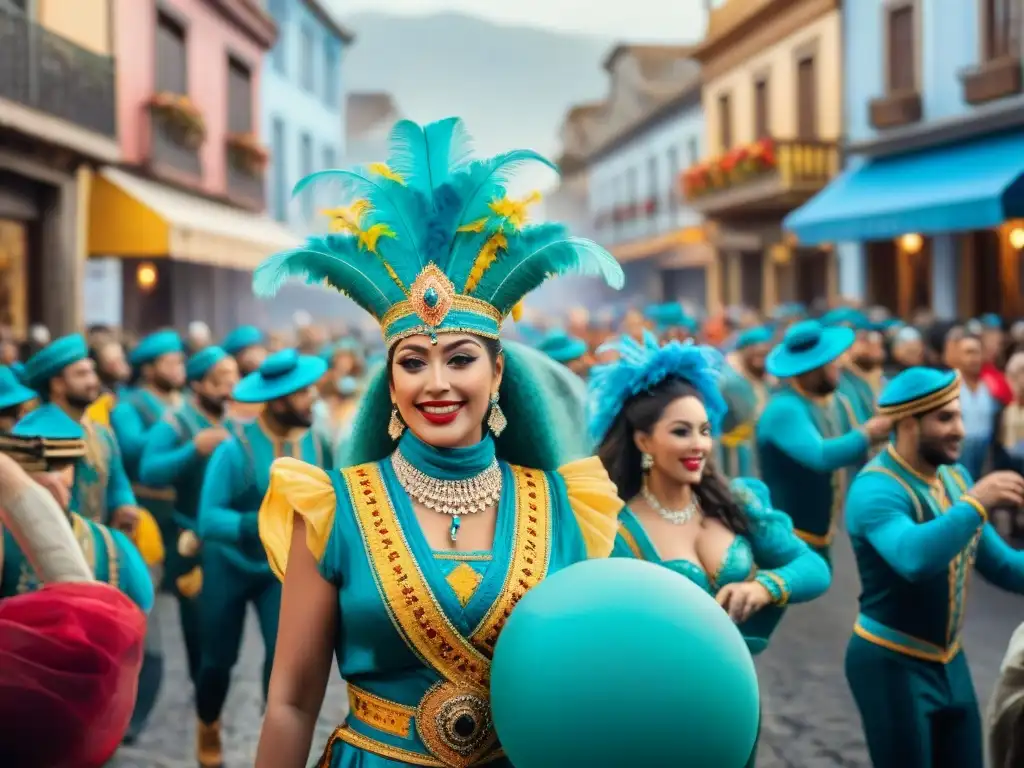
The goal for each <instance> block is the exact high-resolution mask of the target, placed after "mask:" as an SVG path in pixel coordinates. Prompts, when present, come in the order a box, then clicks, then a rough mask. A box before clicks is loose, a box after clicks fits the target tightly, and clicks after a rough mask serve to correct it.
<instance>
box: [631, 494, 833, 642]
mask: <svg viewBox="0 0 1024 768" xmlns="http://www.w3.org/2000/svg"><path fill="white" fill-rule="evenodd" d="M729 487H730V489H731V490H732V492H733V494H734V496H735V497H736V500H737V501H738V502H739V503H740V505H741V506H742V508H743V510H744V512H746V514H747V517H748V518H749V519H750V531H749V533H747V534H745V535H741V536H737V537H736V538H735V539H733V542H732V544H731V545H730V546H729V548H728V549H727V550H726V551H725V552H724V553H723V555H722V561H721V562H720V563H719V564H718V566H717V567H716V568H715V570H714V572H713V573H708V571H707V570H706V569H705V568H704V566H703V565H702V564H700V563H696V562H693V561H691V560H663V559H662V558H661V556H660V555H659V554H658V550H657V548H656V547H655V546H654V544H653V543H652V541H651V539H650V538H649V537H648V536H647V533H646V531H645V530H644V527H643V524H642V523H641V522H640V521H639V520H638V519H637V517H636V515H634V514H633V512H632V511H631V510H630V509H629V507H624V508H623V510H622V512H621V513H619V533H618V536H617V537H616V540H615V549H614V551H613V552H612V556H613V557H636V558H639V559H641V560H647V561H649V562H652V563H658V564H659V565H664V566H665V567H666V568H671V569H672V570H673V571H675V572H676V573H679V574H682V575H683V576H685V577H686V578H688V579H690V581H692V582H693V583H695V584H696V585H697V586H699V587H700V588H701V589H703V590H705V591H706V592H707V593H708V594H710V595H712V596H714V595H716V594H718V591H719V590H720V589H721V588H722V587H724V586H725V585H726V584H733V583H736V582H741V581H748V580H750V579H751V578H753V579H754V580H755V581H757V582H758V583H759V584H761V585H762V586H764V588H765V589H767V590H768V592H769V594H771V596H772V599H773V601H774V604H773V605H771V606H767V607H765V608H763V609H761V611H760V612H758V613H757V614H756V615H754V616H753V617H751V618H750V619H748V620H747V621H746V622H745V623H744V624H743V625H742V626H741V627H740V631H741V632H742V633H743V637H744V639H745V640H746V641H747V647H748V648H750V652H751V653H755V654H756V653H760V652H761V651H763V650H764V649H765V648H767V647H768V640H769V638H770V636H771V633H772V631H774V629H775V627H776V626H777V625H778V623H779V621H780V620H781V619H782V615H783V612H784V609H785V606H786V605H788V604H789V603H803V602H808V601H810V600H814V599H815V598H817V597H820V596H821V595H822V594H824V593H825V592H826V591H827V590H828V588H829V586H830V585H831V583H832V575H831V573H830V572H829V569H828V567H827V566H826V565H825V562H824V561H823V560H822V559H821V558H820V557H819V556H818V555H816V554H815V553H814V552H812V551H811V550H810V549H809V548H808V547H807V545H806V544H804V543H803V542H802V541H801V540H800V539H799V538H797V537H796V536H794V535H793V524H792V522H790V520H789V517H788V516H787V515H786V513H784V512H779V511H778V510H775V509H772V506H771V499H770V498H769V495H768V488H767V487H766V486H765V485H764V483H762V482H760V481H759V480H753V479H748V478H736V479H735V480H733V481H732V482H731V483H730V486H729Z"/></svg>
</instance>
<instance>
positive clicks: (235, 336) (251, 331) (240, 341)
mask: <svg viewBox="0 0 1024 768" xmlns="http://www.w3.org/2000/svg"><path fill="white" fill-rule="evenodd" d="M263 342H264V338H263V331H261V330H260V329H259V328H257V327H256V326H255V325H240V326H238V327H237V328H235V330H233V331H231V333H229V334H228V335H227V336H225V337H224V341H223V342H222V343H221V345H220V346H221V349H223V350H224V351H225V352H227V353H228V354H229V355H237V354H238V353H239V352H241V351H242V350H243V349H246V348H247V347H255V346H256V345H258V344H262V343H263Z"/></svg>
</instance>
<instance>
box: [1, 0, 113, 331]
mask: <svg viewBox="0 0 1024 768" xmlns="http://www.w3.org/2000/svg"><path fill="white" fill-rule="evenodd" d="M23 6H24V7H23ZM112 6H113V0H74V2H68V0H34V2H28V3H17V2H15V3H3V2H0V40H3V41H4V42H3V45H4V46H5V50H4V58H5V61H7V62H9V63H12V64H13V66H10V67H0V115H2V116H3V117H2V119H0V326H8V327H11V328H13V329H14V331H15V333H18V334H19V335H20V334H22V333H24V331H25V329H26V327H27V326H28V324H29V323H33V322H39V323H44V324H46V325H47V326H48V327H49V328H50V330H51V332H52V333H53V334H54V335H58V334H62V333H68V332H71V331H74V330H78V329H79V328H80V327H81V324H82V296H83V275H84V269H85V241H86V222H87V219H88V200H89V182H90V179H91V173H92V169H93V168H94V167H96V166H98V165H102V164H114V163H117V162H118V161H119V160H120V150H119V147H118V144H117V138H116V137H117V130H116V120H115V78H114V61H113V57H112V55H111V47H112V40H111V14H112V12H113V8H112Z"/></svg>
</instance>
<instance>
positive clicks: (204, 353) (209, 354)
mask: <svg viewBox="0 0 1024 768" xmlns="http://www.w3.org/2000/svg"><path fill="white" fill-rule="evenodd" d="M227 356H228V353H227V352H225V351H224V350H223V349H221V348H220V347H204V348H203V349H201V350H199V351H198V352H196V353H195V354H194V355H192V357H190V358H189V359H188V362H187V363H185V376H186V377H187V378H188V380H189V381H199V380H200V379H201V378H203V377H204V376H205V375H206V374H207V373H209V372H210V369H211V368H213V366H215V365H216V364H217V363H219V362H220V361H221V360H223V359H224V358H225V357H227Z"/></svg>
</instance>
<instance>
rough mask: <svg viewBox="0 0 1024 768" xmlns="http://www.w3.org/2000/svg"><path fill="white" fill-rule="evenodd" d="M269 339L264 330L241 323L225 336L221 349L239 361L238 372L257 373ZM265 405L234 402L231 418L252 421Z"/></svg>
mask: <svg viewBox="0 0 1024 768" xmlns="http://www.w3.org/2000/svg"><path fill="white" fill-rule="evenodd" d="M268 343H269V340H268V339H267V337H266V336H264V335H263V331H261V330H260V329H259V328H257V327H256V326H254V325H240V326H238V327H237V328H235V330H233V331H231V333H229V334H228V335H227V336H225V337H224V341H223V342H222V343H221V345H220V346H221V349H223V350H224V351H225V352H227V353H228V354H229V355H231V356H232V357H234V358H235V360H236V361H237V362H238V374H239V376H242V377H245V376H248V375H249V374H250V373H255V372H256V371H257V370H259V367H260V366H261V365H263V361H264V360H266V359H267V354H268V352H267V345H268ZM262 408H263V406H262V405H261V404H259V403H255V404H248V403H232V404H231V418H232V420H234V421H236V422H245V423H247V422H250V421H253V420H255V419H256V417H257V416H259V415H260V410H261V409H262Z"/></svg>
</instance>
